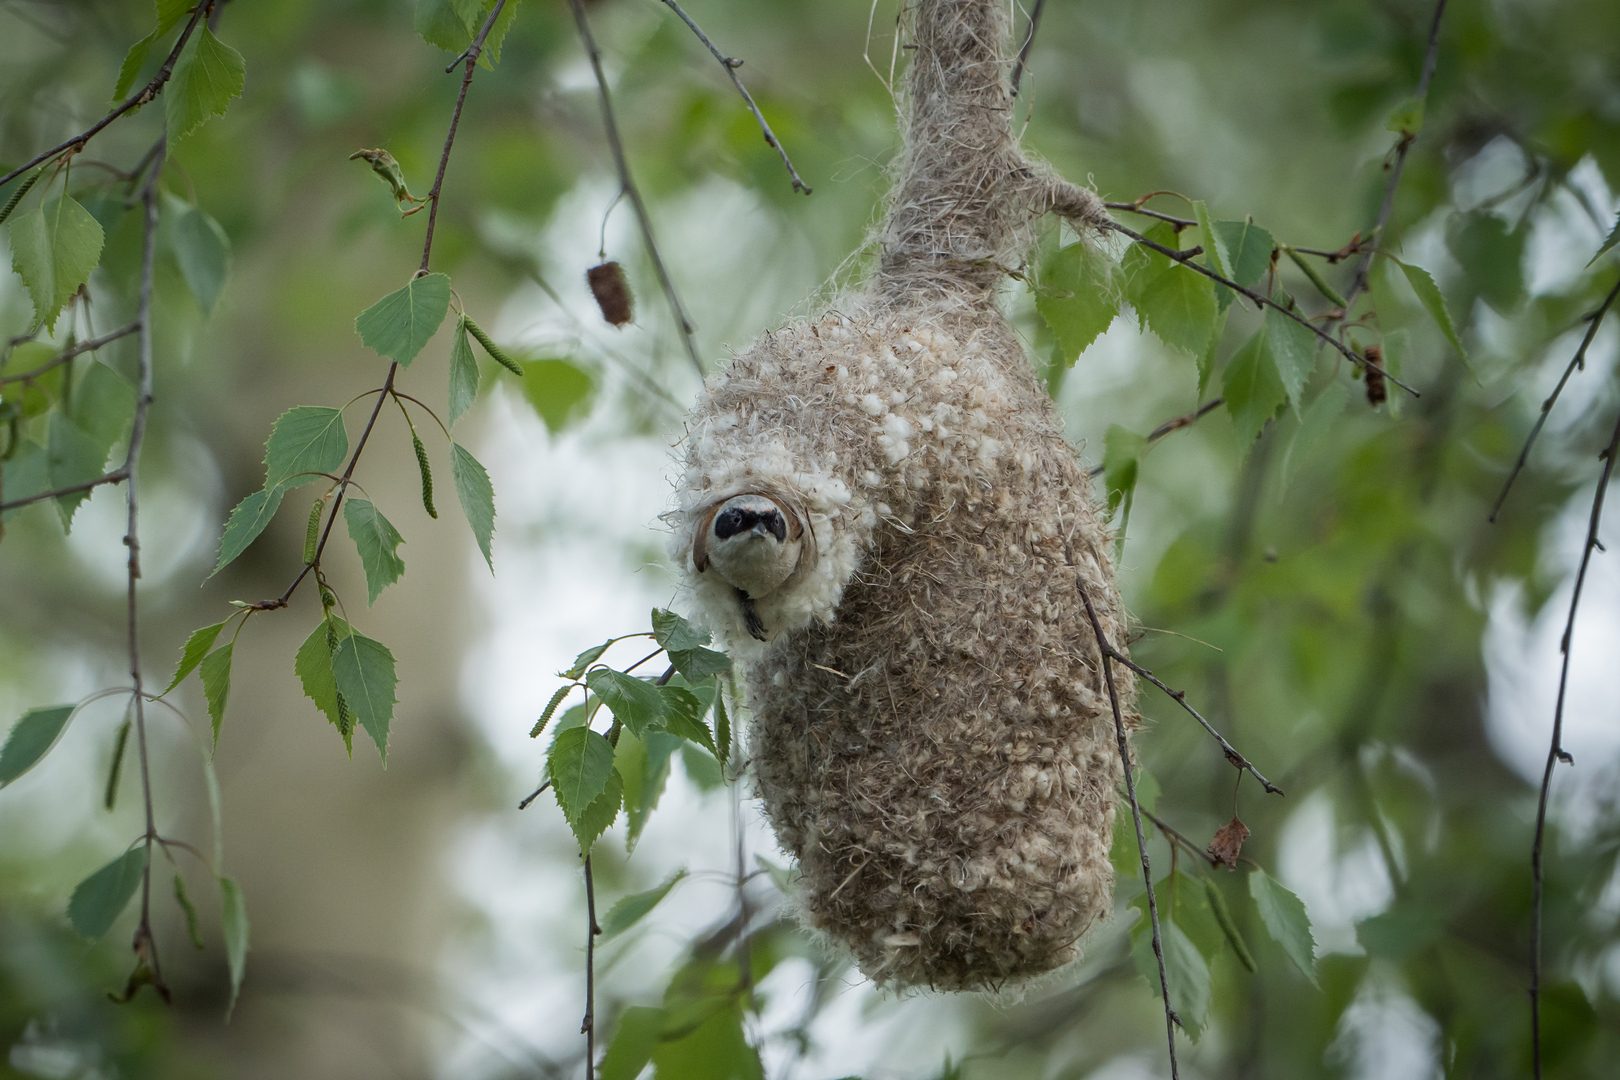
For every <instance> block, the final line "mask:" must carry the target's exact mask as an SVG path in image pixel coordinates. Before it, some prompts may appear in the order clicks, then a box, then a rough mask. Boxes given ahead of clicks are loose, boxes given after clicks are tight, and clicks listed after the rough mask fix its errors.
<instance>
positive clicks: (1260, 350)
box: [1221, 329, 1288, 449]
mask: <svg viewBox="0 0 1620 1080" xmlns="http://www.w3.org/2000/svg"><path fill="white" fill-rule="evenodd" d="M1221 393H1222V395H1223V396H1225V398H1226V411H1227V413H1228V414H1229V415H1230V416H1231V417H1232V427H1233V429H1234V430H1235V431H1236V432H1237V436H1238V441H1239V444H1240V445H1241V446H1243V447H1244V448H1245V449H1247V447H1248V446H1249V444H1250V443H1252V442H1254V440H1255V437H1256V436H1257V435H1259V434H1260V429H1261V428H1263V427H1265V426H1266V421H1267V420H1270V419H1271V418H1272V417H1273V416H1275V415H1276V414H1277V412H1278V411H1279V410H1280V409H1282V408H1283V407H1284V406H1286V405H1287V404H1288V391H1287V390H1286V389H1285V388H1284V387H1283V384H1282V379H1281V378H1279V377H1278V375H1277V365H1276V364H1275V363H1274V362H1273V361H1272V359H1271V349H1270V346H1269V345H1268V343H1267V341H1266V332H1265V330H1264V329H1262V330H1261V331H1260V332H1259V333H1257V334H1255V335H1254V337H1252V338H1250V339H1249V342H1248V344H1246V345H1244V346H1243V348H1241V349H1239V350H1238V351H1237V355H1235V356H1233V357H1232V359H1230V360H1228V361H1227V362H1226V371H1225V372H1224V373H1222V375H1221Z"/></svg>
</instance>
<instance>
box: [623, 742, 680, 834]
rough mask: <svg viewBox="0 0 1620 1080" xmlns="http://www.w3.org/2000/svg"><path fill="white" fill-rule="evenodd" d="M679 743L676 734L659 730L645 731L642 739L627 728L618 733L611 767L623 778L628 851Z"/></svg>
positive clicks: (655, 803) (666, 777)
mask: <svg viewBox="0 0 1620 1080" xmlns="http://www.w3.org/2000/svg"><path fill="white" fill-rule="evenodd" d="M680 745H681V739H680V738H679V737H678V736H675V735H670V734H668V733H667V732H662V731H649V732H647V737H646V738H645V739H638V738H636V737H635V736H634V735H632V734H631V733H630V732H628V731H626V732H623V733H621V734H620V736H619V745H618V747H617V748H616V749H615V750H614V755H613V767H614V768H615V769H616V770H618V773H619V776H620V777H621V778H622V779H623V781H624V812H625V817H626V819H627V822H628V825H629V836H628V837H627V840H626V843H627V846H628V847H629V849H630V850H631V851H634V850H635V847H636V841H637V840H639V839H640V837H641V830H642V829H643V828H645V827H646V825H647V819H648V818H649V817H650V816H651V815H652V812H653V810H655V809H656V808H657V807H658V800H659V799H660V798H662V797H663V794H664V785H665V784H666V783H667V782H668V780H669V759H670V755H671V754H673V753H674V752H675V750H676V748H677V747H679V746H680Z"/></svg>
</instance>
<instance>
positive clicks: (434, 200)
mask: <svg viewBox="0 0 1620 1080" xmlns="http://www.w3.org/2000/svg"><path fill="white" fill-rule="evenodd" d="M505 6H506V0H495V6H494V7H493V8H491V9H490V11H489V18H487V19H485V20H484V25H483V27H482V29H480V30H479V31H478V36H477V37H475V38H473V41H472V44H471V45H469V46H467V51H466V52H464V53H462V55H463V56H465V57H466V58H467V70H466V73H465V74H463V75H462V76H461V93H459V94H457V95H456V111H455V112H453V113H451V114H450V132H449V134H447V135H446V136H445V137H444V152H443V153H441V154H440V155H439V171H438V173H437V174H436V175H435V176H434V177H433V190H431V191H429V192H428V193H427V201H428V202H429V203H431V204H432V205H430V206H429V207H428V223H427V238H426V239H425V240H423V241H422V268H421V273H426V272H427V268H428V256H430V255H431V254H432V253H433V227H434V226H435V225H436V224H438V221H439V189H440V188H441V187H443V186H444V170H445V169H446V167H448V166H449V164H450V148H451V147H452V146H453V145H455V141H456V125H458V124H460V123H461V107H462V106H463V105H465V104H466V103H467V88H468V87H469V86H471V85H472V78H473V71H474V70H475V69H476V68H477V66H478V57H479V55H480V54H481V53H482V52H483V51H484V41H485V40H486V39H487V38H488V37H489V31H490V29H491V28H492V27H493V26H494V25H495V20H496V19H498V18H500V14H501V9H502V8H503V7H505ZM450 66H451V67H455V65H454V64H451V65H450ZM448 70H449V69H448V68H447V69H446V71H448ZM388 374H389V380H388V381H389V385H390V386H392V384H393V372H392V371H390V372H389V373H388Z"/></svg>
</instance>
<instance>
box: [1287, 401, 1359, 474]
mask: <svg viewBox="0 0 1620 1080" xmlns="http://www.w3.org/2000/svg"><path fill="white" fill-rule="evenodd" d="M1349 401H1350V391H1349V389H1348V388H1346V387H1345V385H1344V384H1343V383H1339V382H1335V383H1329V384H1328V385H1327V386H1325V387H1323V388H1322V392H1321V393H1320V394H1318V395H1317V396H1316V400H1315V401H1313V402H1311V403H1310V405H1309V407H1307V408H1306V410H1305V411H1304V413H1302V414H1301V415H1300V418H1299V427H1298V428H1296V429H1295V430H1294V437H1293V438H1291V439H1289V440H1288V449H1287V450H1286V451H1284V453H1283V461H1282V490H1283V491H1284V492H1286V491H1287V490H1288V485H1289V483H1290V482H1291V481H1292V480H1293V478H1294V469H1295V468H1296V467H1297V466H1298V465H1299V463H1300V462H1301V461H1303V460H1305V458H1306V457H1307V456H1308V455H1309V454H1310V452H1311V449H1312V448H1313V447H1315V446H1316V445H1317V444H1318V443H1320V442H1321V441H1322V437H1323V436H1324V435H1326V434H1327V433H1328V430H1329V429H1330V428H1332V426H1333V421H1334V420H1335V419H1337V418H1338V415H1339V414H1340V413H1341V412H1343V411H1344V407H1345V405H1346V404H1348V403H1349Z"/></svg>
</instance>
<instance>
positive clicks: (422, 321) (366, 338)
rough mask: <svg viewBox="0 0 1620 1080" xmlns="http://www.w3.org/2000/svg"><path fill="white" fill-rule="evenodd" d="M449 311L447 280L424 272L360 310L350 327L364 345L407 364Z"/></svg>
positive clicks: (443, 276)
mask: <svg viewBox="0 0 1620 1080" xmlns="http://www.w3.org/2000/svg"><path fill="white" fill-rule="evenodd" d="M449 310H450V279H449V278H448V277H446V276H445V275H444V274H425V275H423V276H422V277H419V278H412V279H411V281H410V283H409V284H407V285H406V286H405V287H404V288H403V289H400V290H398V291H397V292H391V293H389V294H388V295H387V296H385V297H383V298H382V299H381V300H379V301H377V302H376V303H375V304H372V305H371V306H370V307H368V308H366V310H364V311H362V312H361V313H360V317H359V318H358V319H356V320H354V328H355V330H356V331H357V332H358V333H359V334H360V340H361V341H363V342H365V344H366V345H367V346H368V347H370V348H372V349H375V350H376V351H377V352H379V353H381V354H382V355H383V356H386V357H388V358H389V359H391V360H397V361H398V362H399V364H400V366H401V367H409V366H410V363H411V361H412V360H414V359H416V354H417V353H419V352H421V351H422V346H424V345H426V344H427V343H428V340H429V339H430V338H432V337H433V335H434V334H436V333H438V330H439V324H440V323H442V322H444V317H445V315H446V314H447V313H448V312H449Z"/></svg>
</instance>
